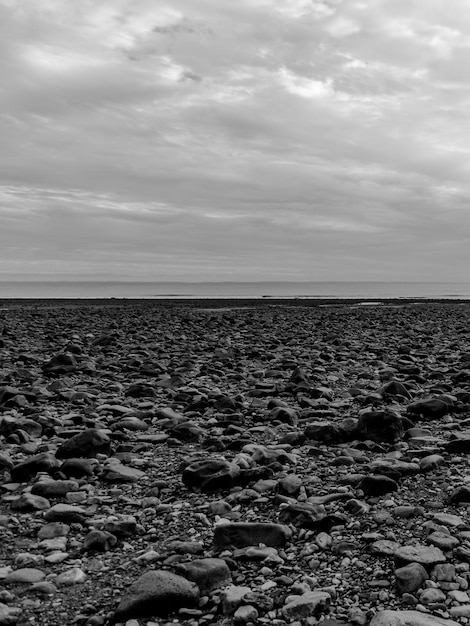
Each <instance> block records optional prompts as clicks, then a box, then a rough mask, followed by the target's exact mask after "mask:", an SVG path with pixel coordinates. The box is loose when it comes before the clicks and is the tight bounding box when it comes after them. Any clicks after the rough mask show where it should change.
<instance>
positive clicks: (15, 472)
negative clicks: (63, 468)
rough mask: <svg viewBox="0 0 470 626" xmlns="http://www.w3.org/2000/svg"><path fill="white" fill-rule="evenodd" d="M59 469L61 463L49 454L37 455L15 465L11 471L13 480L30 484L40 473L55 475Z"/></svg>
mask: <svg viewBox="0 0 470 626" xmlns="http://www.w3.org/2000/svg"><path fill="white" fill-rule="evenodd" d="M58 467H59V462H58V461H57V459H55V458H54V457H53V456H52V454H50V453H49V452H42V453H41V454H36V455H34V456H32V457H30V458H29V459H27V460H26V461H23V462H22V463H18V464H17V465H14V466H13V467H12V468H11V470H10V476H11V479H12V480H13V481H15V482H20V483H23V482H28V481H29V480H31V478H34V477H35V476H36V475H37V474H38V473H39V472H47V473H48V474H52V473H54V472H55V471H56V470H57V469H58Z"/></svg>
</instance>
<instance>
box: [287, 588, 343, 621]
mask: <svg viewBox="0 0 470 626" xmlns="http://www.w3.org/2000/svg"><path fill="white" fill-rule="evenodd" d="M287 600H288V602H287V604H285V605H284V606H283V607H282V609H281V612H282V615H283V616H284V617H285V618H286V619H289V620H298V619H300V620H301V619H305V618H306V617H312V616H315V615H318V614H319V613H321V612H322V611H323V610H324V609H326V608H327V607H328V606H329V604H330V600H331V598H330V594H329V593H326V592H325V591H307V593H303V594H302V595H300V596H297V597H292V596H288V598H287Z"/></svg>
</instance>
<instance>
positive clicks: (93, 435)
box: [56, 428, 111, 459]
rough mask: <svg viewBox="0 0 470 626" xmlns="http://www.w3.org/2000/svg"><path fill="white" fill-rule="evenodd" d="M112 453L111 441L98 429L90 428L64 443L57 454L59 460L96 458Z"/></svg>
mask: <svg viewBox="0 0 470 626" xmlns="http://www.w3.org/2000/svg"><path fill="white" fill-rule="evenodd" d="M110 453H111V440H110V438H109V437H108V435H107V434H106V433H104V432H103V431H102V430H99V429H97V428H88V429H87V430H84V431H83V432H81V433H78V434H77V435H74V436H73V437H71V438H70V439H69V440H68V441H66V442H65V443H63V444H62V445H61V446H60V448H58V450H57V452H56V457H57V458H58V459H70V458H87V459H90V458H94V457H96V455H97V454H106V455H109V454H110Z"/></svg>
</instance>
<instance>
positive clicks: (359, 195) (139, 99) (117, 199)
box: [0, 0, 470, 280]
mask: <svg viewBox="0 0 470 626" xmlns="http://www.w3.org/2000/svg"><path fill="white" fill-rule="evenodd" d="M466 8H467V7H466V2H465V0H453V4H452V11H449V5H448V2H445V0H427V1H426V2H418V1H417V0H416V1H412V0H362V1H359V0H358V1H356V0H347V2H346V0H343V1H342V0H239V1H237V2H236V3H235V2H229V1H228V0H198V2H197V3H195V2H194V1H193V0H172V1H171V2H167V3H165V2H164V1H162V2H159V3H155V2H153V1H152V0H103V1H102V2H99V3H96V2H93V1H92V0H81V1H80V2H69V1H68V0H42V1H41V2H37V1H36V0H23V1H22V2H21V3H17V2H15V1H14V0H0V31H2V32H1V33H0V35H1V36H0V74H1V82H0V98H1V102H2V106H1V107H0V133H1V136H2V138H3V150H2V151H1V153H0V172H1V174H0V219H1V223H2V229H1V234H0V243H1V246H0V261H1V263H0V279H1V278H4V279H8V278H19V277H20V278H24V279H30V278H36V277H37V278H56V277H57V278H62V279H64V278H68V277H70V278H74V277H75V278H82V279H83V278H114V279H130V280H132V279H136V280H139V279H140V280H173V279H174V280H178V279H179V280H224V279H226V280H250V279H251V280H276V279H279V280H288V279H292V280H382V279H383V280H407V279H408V280H467V278H468V277H467V273H466V265H467V263H466V261H467V262H468V259H469V253H468V250H469V238H470V210H469V199H470V182H469V181H470V159H469V154H470V139H469V137H468V132H467V129H468V128H470V119H469V118H470V107H469V104H470V84H469V83H468V76H467V73H468V71H467V69H468V66H469V63H470V13H469V12H468V10H466Z"/></svg>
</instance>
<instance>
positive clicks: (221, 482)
mask: <svg viewBox="0 0 470 626" xmlns="http://www.w3.org/2000/svg"><path fill="white" fill-rule="evenodd" d="M239 474H240V468H239V467H238V465H235V463H229V462H228V461H224V460H223V459H204V460H201V461H196V462H194V463H191V464H190V465H188V466H187V467H186V468H185V469H184V470H183V475H182V480H183V483H184V485H185V486H186V487H189V488H198V489H202V491H218V490H219V489H230V488H231V487H233V486H234V485H235V484H236V482H237V479H238V476H239Z"/></svg>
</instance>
